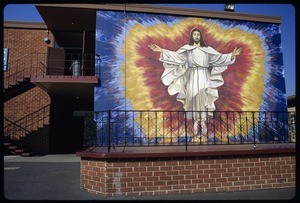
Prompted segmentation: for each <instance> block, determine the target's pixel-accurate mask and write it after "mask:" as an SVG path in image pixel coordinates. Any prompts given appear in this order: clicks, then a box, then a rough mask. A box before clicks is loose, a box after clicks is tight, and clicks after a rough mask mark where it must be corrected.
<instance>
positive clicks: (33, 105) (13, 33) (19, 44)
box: [3, 22, 54, 153]
mask: <svg viewBox="0 0 300 203" xmlns="http://www.w3.org/2000/svg"><path fill="white" fill-rule="evenodd" d="M41 27H44V28H41ZM46 36H47V29H46V26H45V25H44V24H39V23H33V24H29V23H22V22H20V23H12V22H9V23H7V22H5V24H4V30H3V37H4V38H3V42H4V47H7V48H8V49H9V57H8V63H11V62H14V61H16V60H18V59H20V58H22V57H23V58H24V56H26V55H28V54H31V53H45V54H46V52H47V47H48V46H50V47H53V43H54V37H53V35H52V33H49V38H50V40H51V43H50V44H46V43H45V42H44V37H46ZM25 58H26V57H25ZM28 60H29V59H28ZM8 68H9V69H10V70H9V71H12V72H14V68H15V67H14V66H13V65H12V66H9V67H8ZM5 76H6V72H5V73H4V77H5ZM50 102H51V100H50V96H49V95H48V94H47V92H45V91H43V90H42V89H41V88H39V87H34V88H32V89H30V90H28V91H26V92H25V93H22V94H20V95H18V96H16V97H14V98H12V99H10V100H8V101H6V102H5V103H4V116H5V117H6V118H8V119H9V120H11V121H17V120H19V119H21V118H23V117H25V116H27V115H30V114H31V113H33V112H35V111H37V110H38V109H41V108H42V107H45V106H47V105H49V104H50ZM48 115H50V113H49V114H48ZM45 120H46V121H47V122H46V123H45V124H49V118H48V119H45ZM48 131H49V128H48V127H46V128H45V129H44V131H43V133H42V134H43V136H44V137H45V139H43V140H48V136H49V135H48V134H49V132H48ZM45 133H46V134H47V135H45ZM43 136H42V135H41V137H43ZM36 141H37V143H35V142H36ZM26 142H27V143H28V142H30V141H29V140H28V139H27V141H26ZM38 142H40V139H33V140H32V143H31V145H32V146H38V144H39V143H38ZM44 142H45V141H43V143H44ZM48 145H49V143H47V144H43V145H42V146H44V147H42V146H41V148H40V149H39V150H38V151H41V152H43V153H44V152H47V151H48Z"/></svg>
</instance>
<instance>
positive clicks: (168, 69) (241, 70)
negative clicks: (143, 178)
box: [94, 11, 287, 143]
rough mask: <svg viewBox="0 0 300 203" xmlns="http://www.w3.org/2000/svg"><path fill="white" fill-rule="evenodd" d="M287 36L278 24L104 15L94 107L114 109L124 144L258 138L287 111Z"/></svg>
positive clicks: (98, 35) (99, 35)
mask: <svg viewBox="0 0 300 203" xmlns="http://www.w3.org/2000/svg"><path fill="white" fill-rule="evenodd" d="M280 35H281V33H280V29H279V25H277V24H271V23H262V22H249V21H241V20H224V19H210V18H192V17H182V16H172V15H158V14H145V13H134V12H118V11H97V20H96V53H97V54H99V55H100V56H101V86H98V87H95V94H94V95H95V102H94V110H95V111H107V110H111V112H112V114H111V115H110V119H111V118H113V119H114V120H115V122H112V123H114V124H113V125H114V126H113V129H114V134H115V135H116V136H117V137H115V138H114V140H116V142H124V139H126V142H132V143H135V142H156V143H160V142H162V143H168V142H175V141H178V140H180V139H181V138H182V137H185V138H189V141H191V142H202V141H203V140H204V141H207V140H209V139H212V137H213V139H214V141H216V140H217V141H218V142H225V141H228V140H231V141H232V140H235V139H236V137H239V139H240V140H244V141H248V140H251V139H253V133H255V132H258V129H260V128H264V127H265V123H264V124H261V122H260V120H261V118H262V117H264V122H266V121H268V122H269V123H270V122H272V123H273V122H277V123H278V122H279V118H278V116H277V117H276V116H274V114H272V113H266V112H268V111H276V112H282V111H284V112H285V111H286V109H287V102H286V95H285V82H284V74H283V61H282V50H281V38H280ZM162 111H164V112H162ZM258 111H263V112H265V114H260V113H258ZM111 112H110V113H111ZM253 112H256V113H253ZM99 115H100V114H99ZM101 115H102V116H100V117H98V118H96V119H103V114H101ZM120 120H122V122H123V123H122V124H120V122H119V121H120ZM281 120H285V119H282V118H281ZM250 121H251V123H250V126H252V127H249V122H250ZM272 125H273V124H272ZM268 126H269V127H268V130H269V131H272V132H274V134H273V137H272V138H271V139H275V137H276V139H282V140H284V139H285V138H284V137H282V136H283V135H279V132H278V129H277V130H276V129H275V127H270V126H271V125H268ZM111 127H112V126H110V128H111ZM102 128H103V126H102ZM211 134H213V136H212V135H211ZM281 134H282V133H281ZM283 134H284V133H283ZM260 136H261V138H258V137H259V136H257V138H256V137H255V139H259V140H263V139H264V136H263V133H260ZM278 136H281V137H280V138H278ZM228 138H229V139H228ZM268 139H269V138H268Z"/></svg>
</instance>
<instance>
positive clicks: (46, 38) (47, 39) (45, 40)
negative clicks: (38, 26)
mask: <svg viewBox="0 0 300 203" xmlns="http://www.w3.org/2000/svg"><path fill="white" fill-rule="evenodd" d="M45 32H46V33H47V36H46V37H44V42H45V43H46V44H50V42H51V41H50V39H49V30H47V31H45Z"/></svg>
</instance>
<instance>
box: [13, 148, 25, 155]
mask: <svg viewBox="0 0 300 203" xmlns="http://www.w3.org/2000/svg"><path fill="white" fill-rule="evenodd" d="M15 152H16V153H17V154H22V153H26V152H28V150H27V149H16V150H15Z"/></svg>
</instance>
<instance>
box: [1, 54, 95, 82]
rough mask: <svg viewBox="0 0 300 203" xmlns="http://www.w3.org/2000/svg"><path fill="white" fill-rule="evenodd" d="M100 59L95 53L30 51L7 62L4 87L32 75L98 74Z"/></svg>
mask: <svg viewBox="0 0 300 203" xmlns="http://www.w3.org/2000/svg"><path fill="white" fill-rule="evenodd" d="M100 62H101V59H100V57H99V56H97V55H95V54H74V53H65V54H55V53H51V54H48V53H31V54H28V55H25V56H23V57H21V58H19V59H17V60H15V61H12V62H10V63H9V64H8V68H7V71H5V72H4V87H5V88H7V87H8V86H9V85H14V84H15V83H16V82H17V81H22V80H23V79H24V78H30V77H32V76H46V75H55V76H56V75H63V76H67V75H69V76H98V77H99V78H100V72H101V71H100Z"/></svg>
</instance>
